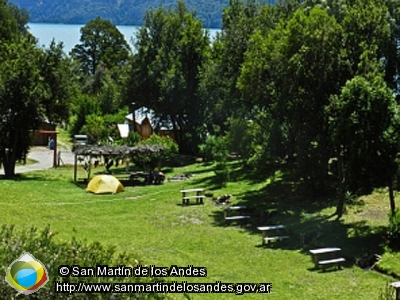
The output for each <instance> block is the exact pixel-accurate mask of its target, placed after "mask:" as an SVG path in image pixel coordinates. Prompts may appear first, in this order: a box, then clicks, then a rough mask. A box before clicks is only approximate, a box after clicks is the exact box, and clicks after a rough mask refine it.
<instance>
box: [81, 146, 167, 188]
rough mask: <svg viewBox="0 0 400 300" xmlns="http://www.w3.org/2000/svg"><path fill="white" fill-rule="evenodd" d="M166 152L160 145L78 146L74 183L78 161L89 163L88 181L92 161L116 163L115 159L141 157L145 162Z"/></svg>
mask: <svg viewBox="0 0 400 300" xmlns="http://www.w3.org/2000/svg"><path fill="white" fill-rule="evenodd" d="M164 151H165V148H164V147H163V146H158V145H142V146H135V147H128V146H92V145H85V146H78V147H77V148H76V149H75V151H74V153H75V161H74V181H76V176H77V170H78V161H85V162H86V163H87V169H86V171H87V174H88V180H89V179H90V173H91V166H92V159H93V158H96V159H98V158H99V157H102V158H103V160H104V161H105V162H107V161H114V160H115V159H127V158H131V157H134V156H139V157H140V158H142V159H143V160H144V159H145V158H148V157H154V156H155V155H160V154H162V153H163V152H164Z"/></svg>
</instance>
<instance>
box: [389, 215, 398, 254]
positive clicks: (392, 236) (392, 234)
mask: <svg viewBox="0 0 400 300" xmlns="http://www.w3.org/2000/svg"><path fill="white" fill-rule="evenodd" d="M388 237H389V241H390V244H391V245H392V246H395V245H397V247H399V246H398V245H400V209H396V210H395V211H394V213H393V214H392V213H391V214H390V215H389V230H388Z"/></svg>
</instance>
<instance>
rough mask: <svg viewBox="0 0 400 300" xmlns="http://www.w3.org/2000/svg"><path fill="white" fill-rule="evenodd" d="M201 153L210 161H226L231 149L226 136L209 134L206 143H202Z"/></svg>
mask: <svg viewBox="0 0 400 300" xmlns="http://www.w3.org/2000/svg"><path fill="white" fill-rule="evenodd" d="M200 154H202V155H203V156H204V158H205V159H206V160H209V161H218V162H221V161H226V160H227V157H228V154H229V151H228V145H227V142H226V140H225V138H224V137H222V136H215V135H209V136H208V137H207V139H206V141H205V143H204V144H202V145H200Z"/></svg>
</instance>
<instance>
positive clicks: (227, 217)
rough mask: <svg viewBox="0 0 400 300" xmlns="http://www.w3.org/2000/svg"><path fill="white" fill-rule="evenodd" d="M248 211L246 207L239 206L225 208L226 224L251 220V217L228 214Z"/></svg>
mask: <svg viewBox="0 0 400 300" xmlns="http://www.w3.org/2000/svg"><path fill="white" fill-rule="evenodd" d="M246 209H247V207H246V206H244V205H237V206H230V205H228V206H226V207H224V208H223V210H224V219H225V222H229V221H238V220H245V219H250V216H245V215H240V216H228V212H229V211H243V210H246Z"/></svg>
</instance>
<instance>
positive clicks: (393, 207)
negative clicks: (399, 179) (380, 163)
mask: <svg viewBox="0 0 400 300" xmlns="http://www.w3.org/2000/svg"><path fill="white" fill-rule="evenodd" d="M389 200H390V212H391V214H392V215H394V212H395V210H396V203H395V201H394V191H393V180H392V178H390V179H389Z"/></svg>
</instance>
